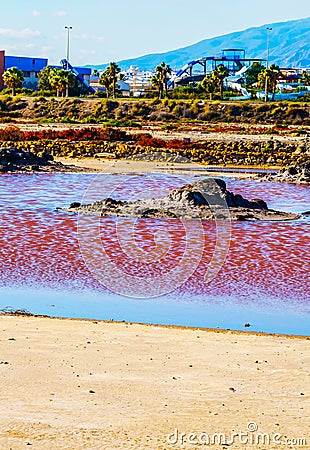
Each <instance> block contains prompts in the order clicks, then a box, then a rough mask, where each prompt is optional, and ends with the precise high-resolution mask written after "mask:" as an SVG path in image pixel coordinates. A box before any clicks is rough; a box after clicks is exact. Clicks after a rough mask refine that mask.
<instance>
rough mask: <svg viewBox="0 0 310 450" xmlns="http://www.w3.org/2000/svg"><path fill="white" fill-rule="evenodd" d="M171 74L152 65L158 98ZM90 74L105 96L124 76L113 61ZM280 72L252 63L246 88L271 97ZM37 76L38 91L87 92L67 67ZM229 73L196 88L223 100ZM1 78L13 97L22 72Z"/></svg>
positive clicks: (308, 77) (306, 78) (218, 72)
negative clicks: (101, 69)
mask: <svg viewBox="0 0 310 450" xmlns="http://www.w3.org/2000/svg"><path fill="white" fill-rule="evenodd" d="M171 74H172V69H171V67H170V66H169V65H168V64H166V63H165V62H164V61H163V62H162V63H161V64H160V65H158V66H156V68H155V73H154V75H153V77H152V78H151V85H152V86H153V87H154V88H155V89H156V91H157V95H158V98H159V99H162V98H163V97H164V96H165V97H168V82H169V80H170V77H171ZM93 75H94V76H97V77H99V80H98V82H99V84H100V85H101V86H103V87H104V88H105V92H106V96H107V98H109V97H112V98H115V97H116V95H117V94H118V91H119V89H118V85H117V82H118V81H121V80H123V79H124V75H123V74H122V73H121V68H120V67H119V66H118V65H117V64H116V63H115V62H111V63H110V64H109V66H108V67H107V68H106V69H105V70H104V71H103V72H101V73H99V72H98V71H97V70H95V71H94V72H93ZM279 75H280V68H279V66H277V65H276V64H272V65H271V66H270V67H265V66H263V65H262V64H261V63H259V62H254V63H253V64H252V66H251V67H249V68H248V69H247V71H246V72H245V75H244V77H245V82H244V85H245V86H247V87H251V86H255V87H256V88H257V89H259V90H262V91H265V100H266V101H268V99H269V94H271V98H272V100H274V96H275V92H276V87H277V79H278V77H279ZM38 76H39V82H38V89H39V90H41V91H53V92H56V95H57V96H68V92H69V89H70V90H71V91H75V92H76V93H77V94H82V93H86V92H85V87H83V86H82V85H81V84H80V83H79V81H78V80H77V78H76V76H75V75H74V74H73V73H72V72H71V71H70V70H65V69H61V68H56V67H52V66H47V67H45V68H44V69H42V70H41V71H40V72H39V74H38ZM228 76H229V70H228V69H227V67H225V66H224V65H223V64H220V65H218V66H217V67H216V68H215V69H214V70H213V71H212V72H211V73H208V74H206V75H205V77H204V79H203V80H202V81H201V82H200V83H199V84H198V86H197V88H198V90H202V91H203V92H205V93H206V94H208V95H209V97H210V100H212V99H213V96H214V93H216V92H219V96H220V99H223V92H224V85H225V79H226V78H227V77H228ZM3 80H4V83H5V84H6V85H7V86H8V87H9V88H11V89H12V95H13V96H14V95H15V93H16V89H18V88H20V87H21V85H22V83H23V81H24V74H23V71H22V70H20V69H18V68H17V67H10V68H9V69H7V70H6V71H5V72H4V74H3ZM302 81H303V82H304V83H305V84H307V85H310V74H309V73H308V72H307V71H304V72H303V74H302ZM83 89H84V91H83Z"/></svg>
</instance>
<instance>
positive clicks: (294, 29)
mask: <svg viewBox="0 0 310 450" xmlns="http://www.w3.org/2000/svg"><path fill="white" fill-rule="evenodd" d="M267 27H268V28H272V30H271V31H270V32H269V33H270V46H269V48H270V52H269V55H270V58H269V62H270V63H271V64H272V63H276V64H277V65H279V66H281V67H303V68H306V67H308V68H309V67H310V45H309V43H310V17H307V18H305V19H299V20H291V21H288V22H277V23H270V24H265V25H262V26H259V27H252V28H248V29H246V30H243V31H237V32H234V33H229V34H225V35H223V36H217V37H214V38H210V39H204V40H202V41H200V42H197V43H196V44H193V45H189V46H187V47H183V48H179V49H177V50H171V51H168V52H166V53H153V54H149V55H145V56H140V57H137V58H132V59H125V60H121V61H117V63H118V65H119V66H120V67H121V69H122V70H126V69H128V68H129V67H130V66H136V67H139V69H140V70H154V68H155V67H156V66H157V65H158V64H160V63H161V62H162V61H165V63H166V64H169V65H170V66H171V68H173V69H174V68H176V69H180V68H181V67H182V66H183V65H184V64H186V63H187V62H189V61H192V60H194V59H199V58H203V57H205V56H220V55H221V51H222V50H223V49H225V48H238V49H239V48H242V49H244V50H245V51H246V57H247V58H266V48H267V33H268V31H267V30H266V28H267ZM107 65H108V63H105V64H101V65H96V66H91V67H92V68H94V69H99V70H100V69H105V68H106V67H107Z"/></svg>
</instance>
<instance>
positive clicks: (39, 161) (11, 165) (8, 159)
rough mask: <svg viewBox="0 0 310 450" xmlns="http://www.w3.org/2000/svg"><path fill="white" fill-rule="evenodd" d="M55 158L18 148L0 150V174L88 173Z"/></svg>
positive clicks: (44, 153) (47, 154)
mask: <svg viewBox="0 0 310 450" xmlns="http://www.w3.org/2000/svg"><path fill="white" fill-rule="evenodd" d="M53 159H54V158H53V156H52V155H50V154H49V153H47V152H43V153H42V155H41V156H37V155H35V154H33V153H31V152H29V151H25V150H21V149H16V148H0V173H12V172H13V173H14V172H85V171H86V172H87V169H86V170H85V169H82V168H79V167H76V166H72V165H64V164H61V163H60V162H55V161H54V160H53Z"/></svg>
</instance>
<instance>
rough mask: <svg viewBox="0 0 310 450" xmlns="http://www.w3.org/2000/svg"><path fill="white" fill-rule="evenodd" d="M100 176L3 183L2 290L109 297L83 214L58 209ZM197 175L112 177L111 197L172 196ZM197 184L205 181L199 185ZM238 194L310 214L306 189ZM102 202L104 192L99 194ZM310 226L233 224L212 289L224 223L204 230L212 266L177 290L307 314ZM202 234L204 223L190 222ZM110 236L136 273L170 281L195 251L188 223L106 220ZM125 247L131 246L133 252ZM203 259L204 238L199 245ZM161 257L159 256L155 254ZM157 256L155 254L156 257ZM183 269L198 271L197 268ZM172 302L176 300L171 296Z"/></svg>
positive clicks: (114, 255)
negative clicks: (85, 250)
mask: <svg viewBox="0 0 310 450" xmlns="http://www.w3.org/2000/svg"><path fill="white" fill-rule="evenodd" d="M94 179H95V178H94V175H86V174H40V175H23V174H21V175H5V176H1V177H0V193H1V206H2V208H1V212H0V231H1V246H0V264H1V268H2V270H1V275H0V285H2V286H16V285H19V286H20V285H22V286H41V287H46V288H53V289H60V290H70V289H74V290H80V291H82V290H84V289H88V290H91V291H92V292H98V293H104V292H106V291H107V290H106V288H105V287H104V286H102V285H101V284H100V283H99V282H98V280H97V279H96V278H95V277H94V276H93V275H92V273H90V271H89V270H88V268H87V266H86V265H85V263H84V260H83V258H82V256H81V252H80V248H79V241H78V235H77V216H76V215H69V214H64V213H61V212H56V211H55V208H56V207H62V206H67V205H68V204H70V203H71V202H73V201H81V200H82V198H83V196H84V192H85V191H86V190H87V188H88V186H89V184H90V182H91V181H93V180H94ZM193 179H194V178H193V177H191V176H189V175H188V176H187V175H182V176H180V177H179V176H170V175H165V174H156V175H154V174H153V175H152V176H147V175H143V176H132V177H123V176H121V175H113V176H112V175H108V174H106V175H105V176H104V177H103V180H104V189H103V191H104V192H105V193H106V192H110V193H111V192H112V194H111V196H113V197H114V198H118V199H134V198H137V197H144V198H146V197H152V196H157V195H165V194H166V193H167V192H168V191H169V190H170V189H171V188H172V187H179V186H181V185H182V184H184V183H185V182H191V181H193ZM195 180H197V178H195ZM226 181H227V184H228V189H230V190H233V191H234V192H235V193H241V194H242V195H244V196H245V197H247V198H263V199H265V200H266V201H267V203H268V204H269V206H270V207H272V208H275V209H276V208H278V209H283V210H287V211H291V212H301V211H305V210H308V209H309V188H308V187H306V186H295V185H286V184H280V183H266V182H261V183H260V182H257V181H250V180H230V179H226ZM91 195H92V196H93V197H94V198H97V199H100V198H102V196H105V195H102V193H101V191H99V190H97V191H96V192H92V193H91ZM95 225H96V226H98V218H94V217H92V218H89V220H88V226H87V227H86V229H85V233H88V235H89V253H90V255H91V257H92V258H93V259H96V258H97V259H98V261H100V257H101V250H100V249H99V250H98V246H97V244H96V242H95V240H94V239H93V237H94V236H93V230H94V226H95ZM309 225H310V220H309V219H304V220H298V221H292V222H251V223H249V222H240V223H233V224H232V229H231V233H232V236H231V242H230V250H229V254H228V256H227V258H226V261H225V264H224V265H223V267H222V268H221V270H220V272H219V273H218V275H217V276H216V278H215V279H213V280H212V281H211V282H210V283H209V284H205V283H204V275H205V272H206V271H207V269H208V264H209V263H210V260H211V258H212V255H213V252H214V248H215V236H216V226H215V224H214V223H213V222H204V223H203V236H204V249H203V256H202V259H201V261H200V263H199V265H198V267H197V268H196V270H195V271H194V273H192V275H191V276H190V278H189V279H188V281H187V282H186V283H185V284H183V285H182V286H180V287H179V288H178V289H177V291H176V292H175V293H174V295H175V297H178V298H179V299H180V301H182V302H186V303H190V302H194V301H197V299H199V302H200V303H204V302H206V303H209V304H212V303H216V302H220V299H222V298H223V297H225V299H226V300H225V301H227V299H229V301H230V303H231V304H236V305H253V304H256V305H258V306H259V307H261V308H270V307H272V308H276V309H277V308H278V309H282V310H283V308H287V309H288V310H292V309H295V310H296V309H297V310H299V311H301V312H305V311H306V310H307V309H308V306H309V299H310V288H309V280H308V279H309V269H310V264H309V263H310V256H309ZM190 226H191V232H192V233H193V234H194V235H195V233H197V236H199V233H200V231H199V227H200V224H199V222H195V221H192V222H191V223H190ZM119 227H123V229H127V230H131V231H130V239H131V241H130V242H131V245H130V246H129V245H128V242H127V244H126V243H122V242H121V241H120V239H119V236H118V234H117V233H118V232H119ZM100 239H101V243H102V245H103V246H104V248H105V251H106V253H107V254H108V255H109V257H110V258H111V259H112V260H113V261H114V262H115V264H116V265H117V266H118V267H119V268H120V269H121V270H123V271H124V272H125V273H126V274H127V275H130V276H135V277H141V278H143V277H151V278H152V277H153V278H156V277H160V276H162V274H164V273H165V272H166V271H167V270H171V269H172V268H177V267H178V265H180V264H181V261H182V256H183V254H184V251H185V249H186V245H187V240H186V229H185V228H184V224H182V222H181V221H178V220H169V219H165V220H156V219H138V220H137V219H132V218H128V219H125V218H123V219H121V220H117V219H116V218H101V219H100ZM124 245H125V247H126V249H125V251H124ZM191 245H192V252H193V258H194V254H195V252H196V253H197V254H198V253H199V247H201V240H199V239H197V241H196V242H192V243H191ZM154 252H155V253H154ZM154 255H155V256H154ZM186 264H187V266H186V265H185V266H184V267H183V268H182V270H183V271H185V272H186V271H188V273H191V268H192V267H191V261H187V263H186ZM167 298H169V295H168V296H167Z"/></svg>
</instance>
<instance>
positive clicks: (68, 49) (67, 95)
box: [65, 26, 72, 97]
mask: <svg viewBox="0 0 310 450" xmlns="http://www.w3.org/2000/svg"><path fill="white" fill-rule="evenodd" d="M65 29H66V30H68V39H67V64H66V66H67V67H66V69H67V70H68V69H69V57H70V30H72V27H68V26H65ZM66 97H69V83H68V82H67V86H66Z"/></svg>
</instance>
